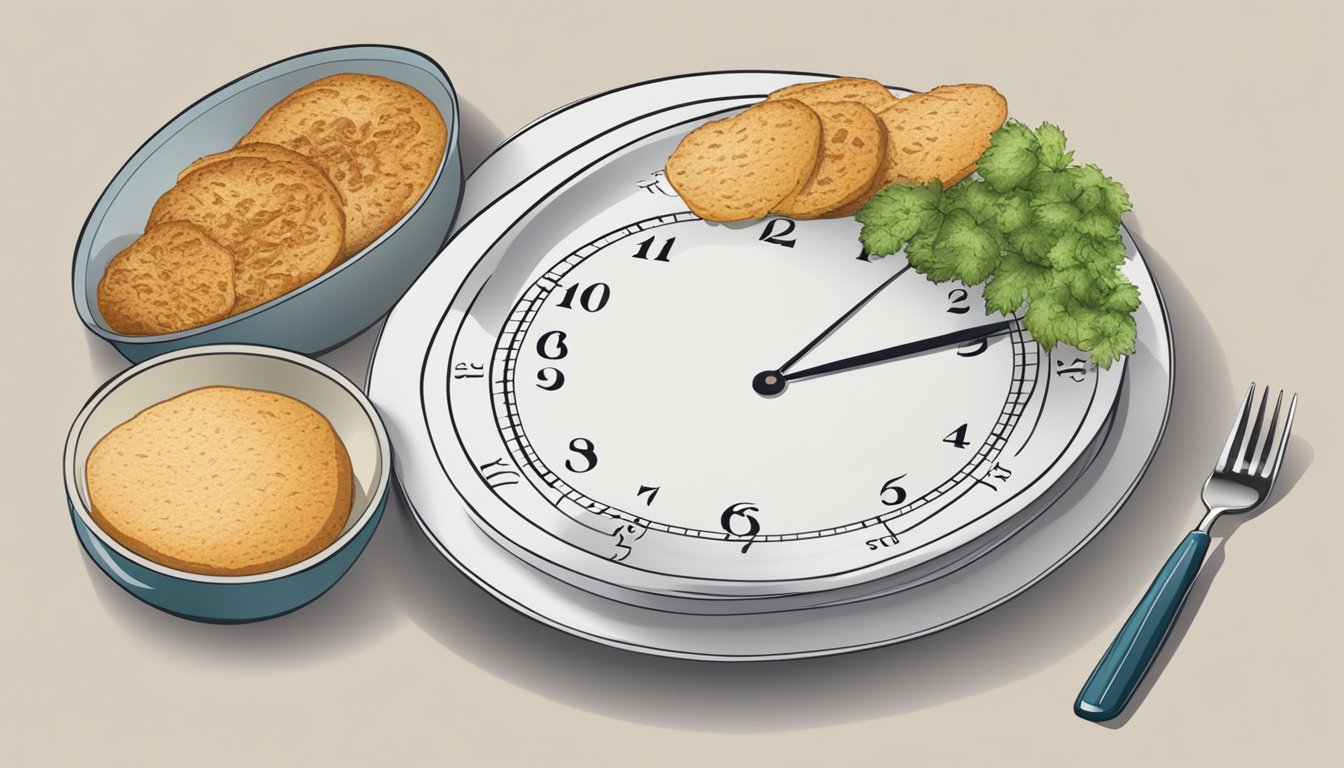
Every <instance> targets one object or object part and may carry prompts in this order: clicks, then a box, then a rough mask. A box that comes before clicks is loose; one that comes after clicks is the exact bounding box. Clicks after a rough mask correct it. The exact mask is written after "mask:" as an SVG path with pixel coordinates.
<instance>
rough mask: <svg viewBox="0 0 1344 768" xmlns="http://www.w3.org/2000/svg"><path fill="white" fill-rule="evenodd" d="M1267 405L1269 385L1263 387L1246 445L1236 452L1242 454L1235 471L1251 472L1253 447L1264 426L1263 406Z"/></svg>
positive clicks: (1253, 460)
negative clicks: (1258, 407) (1263, 390)
mask: <svg viewBox="0 0 1344 768" xmlns="http://www.w3.org/2000/svg"><path fill="white" fill-rule="evenodd" d="M1268 404H1269V385H1268V384H1266V385H1265V393H1264V394H1263V395H1261V396H1260V409H1259V410H1258V411H1256V414H1255V426H1254V427H1251V436H1250V437H1248V438H1246V444H1245V445H1244V446H1243V450H1240V451H1238V452H1239V453H1241V454H1242V457H1241V459H1240V460H1239V461H1238V462H1237V466H1236V468H1235V471H1238V472H1253V471H1254V470H1253V469H1251V467H1252V466H1253V465H1254V464H1255V447H1256V446H1257V445H1259V443H1258V442H1257V441H1258V440H1259V439H1260V428H1261V427H1263V426H1264V424H1265V406H1266V405H1268Z"/></svg>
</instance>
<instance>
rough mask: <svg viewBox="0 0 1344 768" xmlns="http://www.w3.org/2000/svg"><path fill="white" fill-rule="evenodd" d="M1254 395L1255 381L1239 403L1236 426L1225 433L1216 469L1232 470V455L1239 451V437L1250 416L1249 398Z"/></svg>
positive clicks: (1222, 470)
mask: <svg viewBox="0 0 1344 768" xmlns="http://www.w3.org/2000/svg"><path fill="white" fill-rule="evenodd" d="M1254 395H1255V382H1254V381H1252V382H1251V388H1250V389H1248V390H1246V399H1245V400H1243V401H1242V403H1241V412H1240V413H1239V414H1237V426H1235V427H1233V428H1232V431H1231V432H1229V433H1228V435H1227V445H1225V446H1223V456H1222V458H1220V459H1218V471H1219V472H1230V471H1232V457H1234V456H1236V455H1237V454H1239V453H1240V451H1239V450H1238V448H1239V447H1240V446H1241V438H1242V437H1243V436H1244V435H1245V434H1246V422H1247V420H1249V419H1250V416H1251V398H1252V397H1253V396H1254Z"/></svg>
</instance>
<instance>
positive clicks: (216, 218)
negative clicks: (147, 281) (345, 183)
mask: <svg viewBox="0 0 1344 768" xmlns="http://www.w3.org/2000/svg"><path fill="white" fill-rule="evenodd" d="M164 221H188V222H191V223H192V224H195V225H197V226H198V227H200V228H201V229H202V230H204V231H205V232H206V234H208V235H209V236H210V237H211V238H212V239H214V240H215V241H216V242H218V243H219V244H220V245H222V246H224V248H226V249H227V250H228V251H229V253H231V254H232V255H233V259H234V288H235V291H236V292H237V301H236V302H235V305H234V312H235V313H237V312H243V311H246V310H248V309H251V308H252V307H255V306H258V305H260V304H264V303H266V302H267V301H270V300H271V299H274V298H276V297H279V296H282V295H284V294H285V293H288V292H289V291H292V290H294V289H295V288H298V287H299V286H301V285H303V284H304V283H307V282H308V281H310V280H312V279H313V278H315V277H317V276H319V275H321V274H322V273H323V272H325V271H326V270H327V269H328V268H329V267H331V266H332V265H333V264H335V263H336V262H337V260H338V259H339V258H340V255H341V248H342V244H343V243H344V241H345V225H344V220H343V216H342V213H341V203H340V196H339V194H338V193H337V192H336V189H335V187H333V186H332V184H331V181H330V180H328V179H327V177H326V176H325V175H323V174H322V172H321V171H319V170H318V169H317V168H316V167H315V166H314V165H313V164H312V163H309V162H306V161H301V160H289V159H279V158H268V157H260V156H256V157H252V156H239V157H230V158H227V159H222V160H218V161H216V162H212V163H209V164H206V165H203V166H201V167H200V168H197V169H196V170H195V171H192V172H191V173H189V174H187V175H186V176H184V177H183V178H182V180H181V181H179V182H178V183H177V185H176V186H174V187H173V188H172V189H170V190H168V191H167V192H165V193H164V194H163V196H162V197H160V198H159V200H158V202H156V203H155V204H154V209H153V210H152V211H151V212H150V216H149V226H151V227H152V226H155V225H157V224H159V223H162V222H164Z"/></svg>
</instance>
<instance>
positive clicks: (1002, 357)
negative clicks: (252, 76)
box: [436, 185, 1123, 598]
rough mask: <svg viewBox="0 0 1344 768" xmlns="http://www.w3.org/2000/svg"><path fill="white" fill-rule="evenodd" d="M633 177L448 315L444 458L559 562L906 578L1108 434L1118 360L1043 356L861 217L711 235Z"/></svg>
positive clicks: (638, 577) (481, 511)
mask: <svg viewBox="0 0 1344 768" xmlns="http://www.w3.org/2000/svg"><path fill="white" fill-rule="evenodd" d="M640 191H642V190H640V189H639V188H637V187H635V186H633V185H632V194H631V196H630V197H629V198H628V199H626V200H623V201H616V202H615V203H610V204H609V205H608V206H607V207H605V208H603V209H602V210H601V211H600V212H597V213H596V214H595V215H593V216H592V217H591V218H590V219H588V220H586V221H583V222H581V223H578V224H574V223H573V222H569V223H568V224H567V225H566V226H565V227H547V226H545V225H544V224H540V223H536V222H532V223H531V224H527V225H523V224H520V225H519V227H520V228H521V229H522V230H523V231H520V232H515V233H514V237H513V238H512V239H506V240H504V241H502V244H501V245H499V246H498V247H499V248H502V249H505V252H504V253H503V255H502V256H501V259H502V261H501V266H500V267H499V268H498V269H496V271H495V273H494V275H493V276H492V277H491V278H490V279H489V280H488V281H484V282H481V283H480V285H479V288H478V289H477V290H475V291H463V292H460V293H459V294H458V296H457V297H455V298H454V300H453V303H452V306H451V307H450V310H449V314H448V315H447V316H445V322H446V323H447V324H448V325H449V326H450V327H448V328H446V329H445V330H444V331H441V335H443V334H444V333H445V332H446V333H447V334H450V336H448V338H450V339H451V346H450V347H449V350H448V353H447V355H446V356H445V358H444V365H445V366H446V368H447V370H445V371H444V372H443V376H442V377H441V378H439V379H438V380H439V381H441V382H444V383H445V384H446V400H447V412H448V415H449V417H450V418H451V421H452V425H453V430H452V434H453V435H454V436H455V437H456V438H457V440H456V441H455V444H441V445H436V448H437V449H438V450H440V451H444V450H452V451H457V452H460V454H461V455H463V456H464V457H465V458H466V460H467V461H468V462H469V463H470V465H471V466H472V467H473V468H474V469H475V477H474V478H470V479H467V480H464V479H462V478H457V479H456V481H455V484H456V485H457V486H458V487H459V489H460V490H462V492H463V495H464V497H465V498H466V499H467V500H468V503H469V504H470V506H471V508H472V511H473V512H474V513H475V514H476V516H477V518H478V520H479V521H480V522H481V524H482V527H483V529H485V530H486V531H487V532H488V533H490V534H491V535H492V536H495V537H496V538H498V539H500V540H501V541H503V542H507V543H509V544H512V545H513V547H512V548H513V549H514V550H515V551H523V552H525V553H526V555H527V556H528V557H530V558H532V559H533V560H534V561H535V562H536V563H538V564H540V565H541V567H544V568H547V569H548V570H551V571H552V572H555V573H557V574H559V575H561V577H562V578H563V577H564V574H565V573H566V572H571V571H572V572H578V573H583V574H586V575H588V576H591V577H593V578H597V579H600V580H603V581H606V582H610V583H613V584H620V585H622V586H625V587H629V588H632V589H636V590H642V591H648V592H655V593H663V594H690V595H696V596H705V597H721V598H734V597H757V596H771V595H783V594H793V593H797V592H800V591H804V592H805V591H814V590H824V589H831V588H835V587H840V586H845V585H850V584H858V583H861V582H863V581H866V580H871V579H873V578H878V577H884V576H889V575H894V574H899V573H901V572H902V571H905V570H908V569H911V568H914V567H916V566H919V565H922V564H926V563H929V562H931V561H935V560H937V559H938V558H940V557H945V556H948V555H949V554H950V553H952V552H954V551H955V550H957V549H958V548H959V547H961V546H964V545H965V544H966V543H967V542H968V541H971V540H973V539H974V538H975V537H976V536H979V535H984V534H985V533H987V532H989V531H992V530H993V529H994V528H995V527H996V526H999V525H1002V524H1004V523H1005V522H1006V521H1008V520H1009V519H1011V518H1012V516H1013V515H1015V514H1017V513H1019V512H1020V511H1021V510H1022V509H1025V508H1026V507H1027V506H1029V505H1030V503H1031V500H1032V499H1034V498H1036V497H1037V496H1039V495H1040V494H1041V493H1042V492H1043V491H1044V489H1045V486H1046V485H1048V483H1049V481H1050V477H1051V476H1052V475H1051V473H1052V472H1056V473H1057V471H1058V469H1059V465H1061V464H1062V463H1067V461H1068V460H1069V459H1070V457H1076V456H1077V455H1080V454H1081V452H1082V450H1083V449H1084V447H1085V446H1086V445H1088V444H1090V443H1091V442H1092V441H1093V440H1094V439H1095V438H1096V437H1097V434H1098V432H1099V431H1100V430H1101V429H1102V426H1103V424H1104V420H1105V419H1104V416H1105V414H1106V413H1108V412H1109V410H1110V408H1111V406H1112V405H1113V403H1114V398H1115V396H1116V392H1117V391H1118V386H1119V378H1120V374H1121V370H1122V367H1123V364H1117V365H1116V366H1113V367H1112V369H1110V370H1109V371H1099V370H1097V369H1096V368H1095V367H1094V366H1091V365H1090V364H1088V363H1087V362H1086V361H1085V360H1083V359H1081V358H1084V357H1085V356H1083V355H1080V354H1077V353H1076V351H1075V350H1072V349H1071V348H1057V349H1055V350H1054V351H1053V352H1052V353H1050V352H1045V351H1043V350H1042V349H1041V348H1040V346H1039V345H1038V344H1037V343H1036V342H1035V341H1034V340H1032V339H1031V337H1030V336H1029V335H1028V334H1027V333H1026V332H1025V331H1024V330H1023V329H1022V328H1021V326H1020V325H1019V324H1018V323H1017V322H1016V321H1015V320H1014V319H1013V318H1003V317H1000V316H997V315H996V316H986V314H985V311H984V305H983V301H982V299H981V296H980V293H979V290H978V289H976V288H969V289H968V288H965V287H963V286H960V285H957V284H949V285H936V284H934V283H931V282H929V281H928V280H927V279H925V278H924V277H923V276H921V275H919V274H917V273H914V272H913V271H911V270H908V269H907V268H906V264H905V262H904V260H903V258H902V257H901V256H899V255H897V256H893V257H888V258H885V259H879V258H875V257H869V256H867V255H865V254H863V253H861V252H860V248H859V246H858V241H857V224H856V223H855V222H854V221H853V220H852V219H844V220H825V221H792V220H789V219H784V218H777V217H776V218H769V219H765V220H762V221H757V222H750V223H744V224H740V225H732V226H723V225H712V224H709V223H706V222H704V221H701V220H700V219H698V218H697V217H696V216H694V215H693V214H691V213H689V212H687V211H684V210H681V209H679V208H678V207H677V206H678V203H679V201H678V200H676V199H675V198H668V197H664V196H658V197H657V198H656V199H655V198H653V197H651V196H648V195H640V194H639V192H640ZM531 230H535V231H531ZM557 230H559V231H560V233H559V234H558V235H557V234H552V233H553V232H556V231H557ZM511 260H513V261H511ZM440 443H443V441H440Z"/></svg>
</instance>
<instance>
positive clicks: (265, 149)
mask: <svg viewBox="0 0 1344 768" xmlns="http://www.w3.org/2000/svg"><path fill="white" fill-rule="evenodd" d="M233 157H260V158H264V159H266V160H289V161H292V162H299V163H307V164H308V165H313V164H312V162H311V161H310V160H308V158H306V157H304V156H303V155H300V154H299V153H298V152H295V151H294V150H292V149H285V148H284V147H282V146H280V145H279V144H266V143H265V142H257V143H255V144H245V145H243V146H241V147H234V148H233V149H226V150H224V151H223V152H216V153H214V154H213V155H206V156H204V157H199V158H196V159H195V160H193V161H192V163H191V165H188V166H187V167H186V168H183V169H182V172H181V173H179V174H177V180H178V181H181V180H182V179H184V178H186V177H187V174H189V173H191V172H192V171H195V170H199V169H200V168H204V167H205V166H207V165H209V164H211V163H217V162H219V161H220V160H228V159H229V158H233ZM313 167H314V168H317V166H316V165H313ZM317 170H318V172H319V173H322V175H324V176H325V175H326V174H325V172H323V171H322V169H320V168H317ZM338 191H339V190H338Z"/></svg>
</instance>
